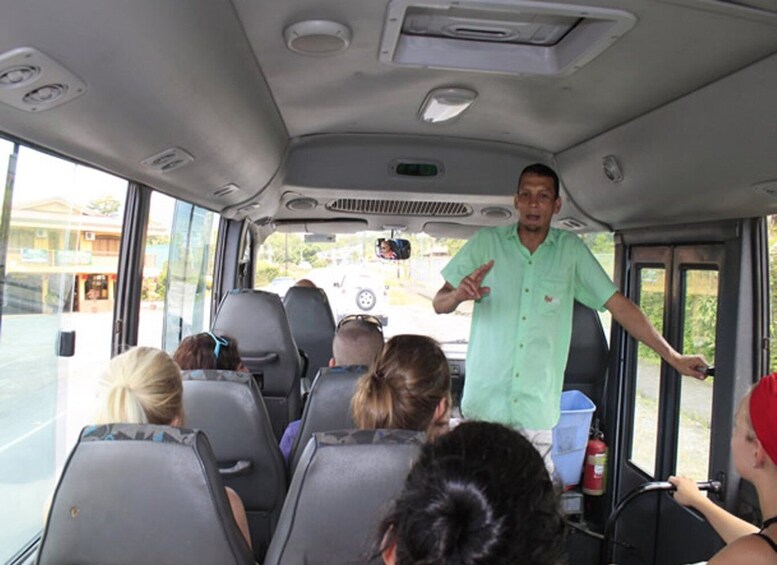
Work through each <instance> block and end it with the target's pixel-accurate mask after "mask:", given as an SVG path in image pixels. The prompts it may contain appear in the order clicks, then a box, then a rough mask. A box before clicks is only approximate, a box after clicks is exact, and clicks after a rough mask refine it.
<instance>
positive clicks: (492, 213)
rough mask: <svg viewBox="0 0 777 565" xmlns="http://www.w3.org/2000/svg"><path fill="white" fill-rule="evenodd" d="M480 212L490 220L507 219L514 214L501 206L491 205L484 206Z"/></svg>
mask: <svg viewBox="0 0 777 565" xmlns="http://www.w3.org/2000/svg"><path fill="white" fill-rule="evenodd" d="M480 213H481V215H483V216H485V217H486V218H488V219H490V220H506V219H507V218H509V217H510V216H512V213H511V212H510V211H509V210H507V209H506V208H502V207H501V206H489V207H488V208H483V209H482V210H481V211H480Z"/></svg>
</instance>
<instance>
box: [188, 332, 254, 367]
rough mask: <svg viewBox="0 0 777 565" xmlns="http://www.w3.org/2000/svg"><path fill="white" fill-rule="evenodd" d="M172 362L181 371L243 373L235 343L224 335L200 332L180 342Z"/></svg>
mask: <svg viewBox="0 0 777 565" xmlns="http://www.w3.org/2000/svg"><path fill="white" fill-rule="evenodd" d="M173 361H175V362H176V363H178V366H179V367H180V368H181V370H183V371H194V370H197V369H222V370H225V371H245V370H246V368H245V366H244V365H243V362H242V361H241V359H240V354H239V353H238V351H237V341H236V340H235V339H234V338H231V337H229V336H226V335H217V334H214V333H212V332H202V333H199V334H195V335H190V336H189V337H186V338H184V339H183V341H181V343H180V344H179V345H178V349H176V350H175V353H174V354H173Z"/></svg>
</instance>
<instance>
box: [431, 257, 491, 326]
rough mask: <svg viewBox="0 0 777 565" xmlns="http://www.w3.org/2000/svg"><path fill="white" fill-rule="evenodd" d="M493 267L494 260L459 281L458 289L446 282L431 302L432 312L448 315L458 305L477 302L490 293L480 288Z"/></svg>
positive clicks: (482, 287) (483, 287) (484, 288)
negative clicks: (466, 301)
mask: <svg viewBox="0 0 777 565" xmlns="http://www.w3.org/2000/svg"><path fill="white" fill-rule="evenodd" d="M493 266H494V260H493V259H492V260H491V261H489V262H488V263H486V264H484V265H481V266H480V267H478V268H477V269H475V270H474V271H472V272H471V273H470V274H469V275H467V276H466V277H464V278H463V279H461V282H460V283H459V286H458V287H455V288H454V286H453V285H452V284H450V283H448V282H446V283H445V284H444V285H443V287H442V288H441V289H440V290H438V291H437V294H435V295H434V299H433V300H432V305H433V306H434V311H435V312H436V313H437V314H448V313H450V312H453V311H454V310H455V309H456V308H458V307H459V304H461V303H462V302H464V301H465V300H479V299H480V298H482V297H483V296H485V295H486V294H488V293H489V292H491V289H490V288H489V287H487V286H481V284H483V279H484V278H485V276H486V274H488V271H490V270H491V267H493Z"/></svg>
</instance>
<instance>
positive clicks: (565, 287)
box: [537, 279, 571, 313]
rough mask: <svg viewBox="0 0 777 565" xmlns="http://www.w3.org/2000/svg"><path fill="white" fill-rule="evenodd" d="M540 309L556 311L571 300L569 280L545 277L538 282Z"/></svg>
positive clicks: (548, 311)
mask: <svg viewBox="0 0 777 565" xmlns="http://www.w3.org/2000/svg"><path fill="white" fill-rule="evenodd" d="M538 289H539V293H538V295H539V296H538V297H537V301H538V305H537V307H538V309H539V311H540V312H545V313H554V312H556V311H557V310H559V309H560V308H561V307H562V305H564V304H567V303H568V302H569V299H570V296H571V292H570V290H571V289H570V283H569V281H567V280H559V279H543V280H542V281H540V283H539V284H538Z"/></svg>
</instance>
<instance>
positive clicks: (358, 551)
mask: <svg viewBox="0 0 777 565" xmlns="http://www.w3.org/2000/svg"><path fill="white" fill-rule="evenodd" d="M424 438H425V436H424V434H423V433H421V432H412V431H407V430H342V431H332V432H326V433H317V434H315V435H314V436H313V438H312V439H311V441H310V442H309V443H308V445H307V447H306V448H305V451H304V452H303V455H302V458H301V459H300V462H299V465H298V467H297V470H296V472H295V473H294V477H293V478H292V481H291V486H290V487H289V493H288V495H287V497H286V502H285V503H284V505H283V510H282V512H281V518H280V522H279V524H278V528H277V530H276V532H275V536H274V537H273V540H272V542H271V544H270V549H269V550H268V552H267V558H266V560H265V564H266V565H269V564H280V563H283V564H286V563H288V564H292V563H294V564H297V563H305V562H311V559H313V560H316V559H318V560H321V559H322V556H326V557H325V561H326V562H329V563H366V562H373V561H370V560H369V558H370V557H371V555H370V553H371V549H372V544H373V541H374V535H375V533H376V531H377V528H378V525H379V524H380V521H381V519H382V517H383V514H384V512H385V510H386V509H387V508H388V506H389V504H390V503H391V501H392V500H393V499H394V498H395V497H396V496H397V495H398V494H399V493H400V492H401V490H402V487H403V485H404V482H405V478H406V477H407V474H408V472H409V471H410V468H411V467H412V465H413V462H414V461H415V459H416V457H417V456H418V453H419V451H420V447H421V445H422V444H423V441H424ZM374 562H375V563H382V561H380V560H378V561H374Z"/></svg>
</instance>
